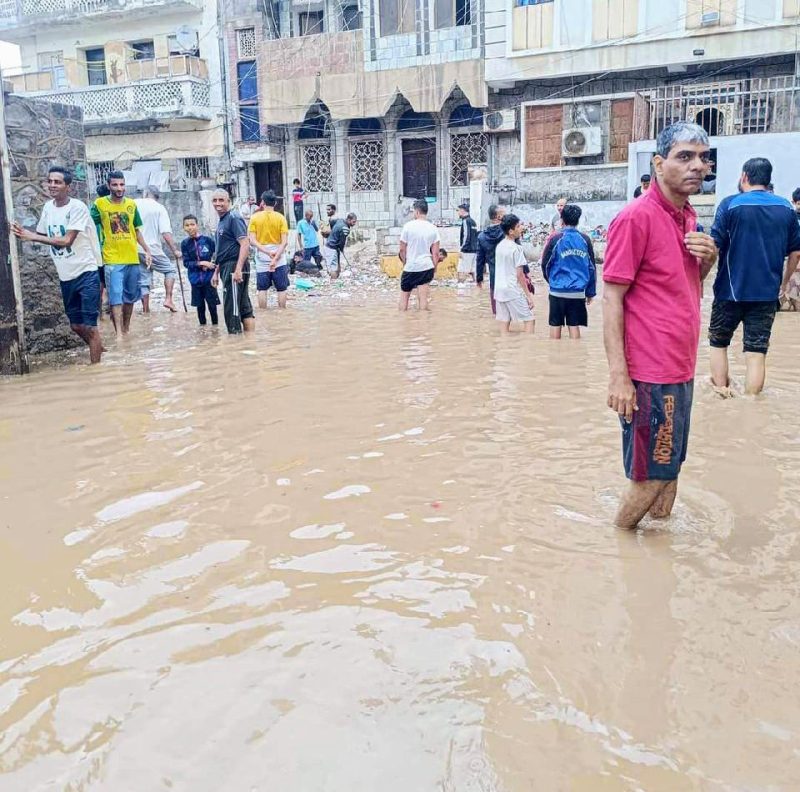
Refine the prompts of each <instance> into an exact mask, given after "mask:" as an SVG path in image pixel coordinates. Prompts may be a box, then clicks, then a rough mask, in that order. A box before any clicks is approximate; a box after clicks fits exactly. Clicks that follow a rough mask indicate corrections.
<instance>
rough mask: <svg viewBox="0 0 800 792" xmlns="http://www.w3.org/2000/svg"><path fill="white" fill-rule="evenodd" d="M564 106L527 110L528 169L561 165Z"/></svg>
mask: <svg viewBox="0 0 800 792" xmlns="http://www.w3.org/2000/svg"><path fill="white" fill-rule="evenodd" d="M563 118H564V111H563V106H562V105H530V106H528V107H526V108H525V115H524V119H525V127H524V131H523V140H524V141H525V167H526V168H552V167H555V166H557V165H560V164H561V131H562V128H563Z"/></svg>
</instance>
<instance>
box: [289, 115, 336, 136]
mask: <svg viewBox="0 0 800 792" xmlns="http://www.w3.org/2000/svg"><path fill="white" fill-rule="evenodd" d="M329 136H330V129H329V128H328V124H327V121H326V118H325V116H323V115H313V116H308V118H306V119H305V120H304V121H303V123H302V124H301V125H300V129H299V130H298V132H297V137H298V138H299V139H300V140H318V139H319V138H324V137H329Z"/></svg>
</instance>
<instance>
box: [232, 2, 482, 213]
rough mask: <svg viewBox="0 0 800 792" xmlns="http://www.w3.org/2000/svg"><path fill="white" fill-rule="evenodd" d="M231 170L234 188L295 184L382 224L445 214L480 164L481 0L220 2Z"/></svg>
mask: <svg viewBox="0 0 800 792" xmlns="http://www.w3.org/2000/svg"><path fill="white" fill-rule="evenodd" d="M223 18H224V23H223V24H224V35H225V38H226V43H227V54H228V61H229V74H230V95H231V99H232V102H233V103H234V105H235V107H234V110H233V112H232V113H231V122H232V123H231V126H232V135H233V141H232V145H233V148H234V164H237V163H238V164H239V166H240V168H241V170H240V178H241V182H242V184H241V190H242V191H245V190H246V191H247V192H250V193H251V194H255V193H256V192H259V193H260V192H261V191H262V190H263V189H265V188H267V187H270V188H273V189H274V190H275V191H276V192H277V193H279V194H281V195H284V196H286V195H288V194H289V191H290V190H291V184H292V180H293V179H294V178H299V179H301V181H302V183H303V186H304V188H305V189H306V190H307V191H308V192H309V193H310V197H309V199H307V201H306V205H307V206H311V207H312V208H314V209H315V210H316V207H317V206H324V204H325V203H326V202H329V201H332V202H334V203H336V204H337V205H340V206H341V207H342V208H345V207H346V208H347V209H349V210H353V211H356V212H357V213H358V214H359V217H360V218H361V219H363V220H364V221H366V222H367V223H373V224H384V225H386V224H388V225H393V224H394V223H395V222H396V221H398V220H401V219H402V218H403V217H404V216H405V215H406V213H407V211H408V204H409V200H408V199H413V198H418V197H425V198H428V199H429V201H430V202H431V203H432V204H433V208H432V210H431V216H432V217H438V216H450V217H452V216H454V215H455V207H456V206H457V205H458V204H459V203H460V202H461V201H463V200H464V198H465V197H466V195H467V193H468V185H467V166H468V165H469V164H470V163H472V162H485V161H486V157H487V153H486V152H487V138H486V136H485V134H484V131H483V111H482V110H481V108H482V107H485V106H486V101H487V94H486V85H485V80H484V74H483V60H482V53H483V26H482V24H481V20H482V18H483V11H482V0H435V2H429V0H361V2H360V3H359V0H301V1H300V2H298V0H278V1H277V2H269V0H268V1H267V2H264V1H263V0H227V1H226V2H225V4H224V15H223Z"/></svg>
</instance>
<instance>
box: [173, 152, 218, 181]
mask: <svg viewBox="0 0 800 792" xmlns="http://www.w3.org/2000/svg"><path fill="white" fill-rule="evenodd" d="M178 168H179V170H180V173H181V176H183V177H184V178H186V179H208V178H209V176H210V175H211V172H210V170H209V167H208V157H184V158H183V159H181V160H178Z"/></svg>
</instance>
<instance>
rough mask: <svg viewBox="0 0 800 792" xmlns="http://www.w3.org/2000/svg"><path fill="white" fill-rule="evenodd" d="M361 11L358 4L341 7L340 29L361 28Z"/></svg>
mask: <svg viewBox="0 0 800 792" xmlns="http://www.w3.org/2000/svg"><path fill="white" fill-rule="evenodd" d="M361 28H362V22H361V11H359V10H358V5H346V6H343V7H342V30H361Z"/></svg>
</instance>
